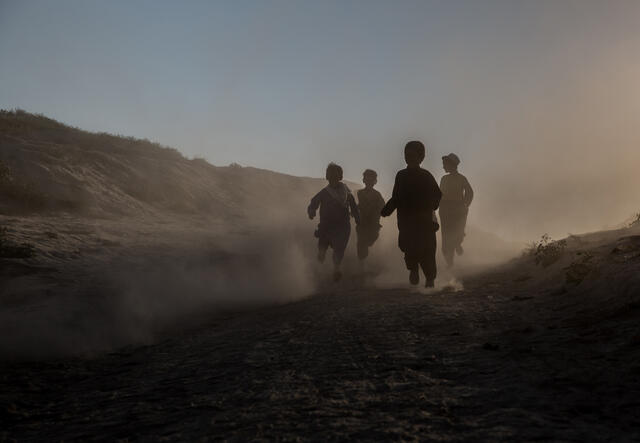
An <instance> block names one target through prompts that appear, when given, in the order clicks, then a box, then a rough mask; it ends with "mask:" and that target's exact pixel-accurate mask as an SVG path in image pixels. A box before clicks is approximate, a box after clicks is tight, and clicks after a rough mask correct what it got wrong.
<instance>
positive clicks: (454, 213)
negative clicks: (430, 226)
mask: <svg viewBox="0 0 640 443" xmlns="http://www.w3.org/2000/svg"><path fill="white" fill-rule="evenodd" d="M439 212H440V223H441V224H442V254H443V255H444V258H445V259H446V260H447V263H448V264H449V266H451V265H452V264H453V254H454V251H455V250H456V248H459V247H460V246H462V241H463V240H464V237H465V233H464V230H465V227H466V225H467V213H468V212H469V208H467V206H466V205H465V204H464V203H463V202H454V201H443V202H442V204H441V205H440V211H439Z"/></svg>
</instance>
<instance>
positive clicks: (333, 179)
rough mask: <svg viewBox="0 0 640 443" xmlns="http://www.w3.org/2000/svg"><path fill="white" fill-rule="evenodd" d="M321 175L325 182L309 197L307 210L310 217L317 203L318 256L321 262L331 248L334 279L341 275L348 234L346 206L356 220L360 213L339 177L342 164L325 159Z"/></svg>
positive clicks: (348, 221) (315, 209)
mask: <svg viewBox="0 0 640 443" xmlns="http://www.w3.org/2000/svg"><path fill="white" fill-rule="evenodd" d="M325 176H326V179H327V180H328V181H329V185H328V186H327V187H325V188H324V189H322V190H321V191H320V192H318V193H317V194H316V195H315V196H314V197H313V198H312V199H311V203H310V204H309V207H308V208H307V213H308V214H309V218H310V219H312V220H313V218H314V217H315V216H316V211H317V210H318V207H320V224H319V225H318V229H317V230H316V232H315V235H316V237H318V260H319V261H320V263H322V262H323V261H324V257H325V255H326V253H327V249H328V248H329V246H331V247H332V248H333V266H334V272H333V279H334V280H335V281H338V280H340V278H342V273H341V272H340V263H341V262H342V258H343V257H344V251H345V249H346V248H347V243H348V242H349V235H350V234H351V222H350V219H349V209H351V215H352V216H353V218H354V219H355V221H356V224H358V223H360V213H359V212H358V207H357V206H356V201H355V200H354V198H353V195H352V194H351V191H350V190H349V188H347V186H346V185H345V184H344V183H342V181H341V180H342V168H341V167H340V166H338V165H336V164H335V163H329V166H327V172H326V175H325Z"/></svg>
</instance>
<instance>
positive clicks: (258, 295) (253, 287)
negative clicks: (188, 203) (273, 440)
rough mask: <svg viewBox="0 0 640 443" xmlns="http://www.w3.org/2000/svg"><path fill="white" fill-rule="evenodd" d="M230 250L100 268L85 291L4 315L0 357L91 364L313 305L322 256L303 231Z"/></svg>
mask: <svg viewBox="0 0 640 443" xmlns="http://www.w3.org/2000/svg"><path fill="white" fill-rule="evenodd" d="M240 237H241V238H240V239H238V238H237V237H236V238H233V239H228V242H227V244H224V242H221V243H222V244H219V245H214V246H212V245H210V244H208V242H206V241H204V239H203V242H202V244H200V245H193V244H192V245H190V246H188V247H186V248H182V249H178V248H166V247H161V246H154V247H152V248H151V249H148V250H146V251H145V255H136V256H127V257H123V258H122V259H118V260H117V261H116V263H109V264H101V265H100V266H99V267H98V268H96V269H94V270H93V271H92V272H91V275H89V276H88V277H87V278H85V279H83V280H82V281H81V282H79V283H77V287H71V288H62V289H60V290H59V291H58V293H52V291H49V293H48V297H46V298H44V299H42V298H41V299H39V300H37V301H35V302H32V303H29V304H28V305H26V306H25V305H23V304H16V305H15V306H4V307H3V310H2V311H1V313H0V316H1V317H0V325H1V326H0V356H1V357H2V358H3V359H4V358H21V359H23V358H24V359H40V358H47V357H55V356H63V355H93V354H97V353H102V352H108V351H110V350H113V349H116V348H119V347H122V346H126V345H141V344H150V343H153V342H155V341H157V340H159V339H161V338H169V337H171V336H172V334H174V333H179V332H180V331H182V330H185V329H189V328H192V327H202V326H205V325H207V324H210V323H211V322H215V321H216V320H217V319H220V318H224V317H226V316H228V315H232V314H233V313H234V312H239V311H242V310H247V309H257V308H260V307H264V306H269V305H274V304H282V303H289V302H292V301H295V300H299V299H301V298H304V297H307V296H309V295H311V294H312V293H313V292H314V291H315V290H316V287H317V275H316V274H314V272H315V271H314V268H313V266H312V262H311V261H310V260H311V259H312V258H314V257H315V255H310V254H309V253H307V251H305V248H307V249H308V247H306V246H305V245H304V244H303V243H301V242H300V237H299V236H298V235H297V231H296V230H295V229H294V230H292V231H282V230H273V229H263V230H261V231H255V232H251V233H249V232H245V233H243V235H241V236H240Z"/></svg>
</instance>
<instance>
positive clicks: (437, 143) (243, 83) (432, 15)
mask: <svg viewBox="0 0 640 443" xmlns="http://www.w3.org/2000/svg"><path fill="white" fill-rule="evenodd" d="M638 23H640V2H638V1H589V0H577V1H572V0H552V1H545V0H537V1H527V2H525V1H522V2H515V1H497V0H496V1H489V0H486V1H485V0H469V1H462V0H460V1H457V0H452V1H426V0H425V1H408V0H401V1H394V2H391V1H375V0H370V1H348V0H340V1H331V0H326V1H321V2H319V1H304V0H296V1H293V0H292V1H277V0H274V1H267V0H262V1H244V0H234V1H218V2H214V1H185V2H175V1H174V2H168V1H142V0H139V1H138V0H136V1H119V0H114V1H109V2H104V1H93V0H82V1H71V0H59V1H55V2H52V1H35V0H20V1H14V0H0V108H3V109H12V108H21V109H25V110H27V111H29V112H35V113H42V114H45V115H46V116H48V117H51V118H54V119H56V120H59V121H62V122H64V123H67V124H70V125H73V126H77V127H80V128H82V129H86V130H90V131H105V132H111V133H115V134H123V135H127V136H135V137H140V138H148V139H151V140H153V141H157V142H159V143H162V144H164V145H168V146H173V147H175V148H177V149H179V150H180V151H181V152H182V153H183V154H184V155H186V156H187V157H189V158H194V157H202V158H205V159H206V160H208V161H209V162H211V163H213V164H215V165H227V164H230V163H234V162H235V163H239V164H241V165H246V166H255V167H260V168H266V169H271V170H275V171H280V172H285V173H289V174H294V175H303V176H315V177H318V176H323V175H324V168H325V167H326V164H327V163H328V162H330V161H334V162H337V163H339V164H341V165H342V166H343V168H344V170H345V177H346V178H347V179H350V180H352V181H358V182H359V181H360V180H361V173H362V171H363V170H364V169H366V168H372V169H375V170H377V171H378V174H379V187H380V190H381V191H382V192H383V194H385V195H389V193H390V190H391V186H392V184H393V177H394V175H395V173H396V171H397V170H398V169H400V168H402V167H404V162H403V157H402V149H403V146H404V144H405V143H406V142H407V141H409V140H411V139H419V140H422V141H423V142H425V144H426V145H427V160H426V161H425V163H424V165H423V166H424V167H426V168H427V169H429V170H431V171H432V172H433V174H434V175H435V176H436V178H437V179H439V178H440V177H441V176H442V174H443V172H442V168H441V162H440V157H441V156H442V155H445V154H448V153H449V152H455V153H456V154H458V155H459V157H460V158H461V159H462V163H461V167H460V168H461V172H462V173H464V174H465V175H466V176H467V177H468V179H469V180H470V182H471V184H472V185H473V186H474V189H475V191H476V196H477V197H476V201H475V202H474V204H473V206H472V209H471V212H470V223H472V224H475V225H477V226H479V227H480V228H482V229H485V230H488V231H492V232H496V233H498V234H500V235H502V236H503V237H505V238H509V239H515V240H525V239H531V238H535V237H536V236H539V235H541V234H542V233H545V232H548V233H550V234H552V235H554V236H563V235H566V234H567V233H579V232H585V231H589V230H596V229H602V228H605V227H610V226H614V225H615V224H616V223H620V222H622V221H623V220H624V219H625V218H627V217H629V216H631V214H632V213H634V212H638V211H640V197H639V195H638V194H639V191H638V189H640V177H639V176H640V174H638V171H640V169H639V166H640V143H639V142H640V125H638V120H639V117H640V57H638V54H640V26H638Z"/></svg>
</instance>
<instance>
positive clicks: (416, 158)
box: [404, 140, 425, 166]
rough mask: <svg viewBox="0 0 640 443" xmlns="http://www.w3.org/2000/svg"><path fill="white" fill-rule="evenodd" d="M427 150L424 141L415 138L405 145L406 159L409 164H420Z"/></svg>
mask: <svg viewBox="0 0 640 443" xmlns="http://www.w3.org/2000/svg"><path fill="white" fill-rule="evenodd" d="M424 156H425V150H424V145H423V144H422V142H420V141H417V140H413V141H410V142H409V143H407V144H406V145H405V147H404V160H405V161H406V162H407V165H409V166H420V163H422V161H423V160H424Z"/></svg>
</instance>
